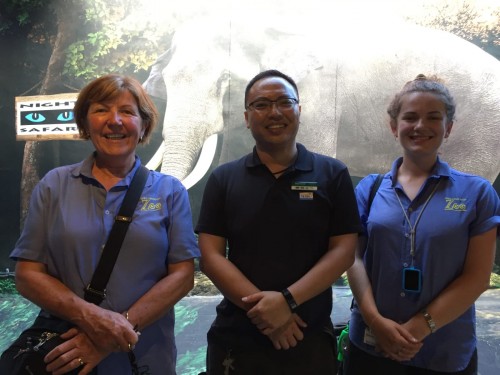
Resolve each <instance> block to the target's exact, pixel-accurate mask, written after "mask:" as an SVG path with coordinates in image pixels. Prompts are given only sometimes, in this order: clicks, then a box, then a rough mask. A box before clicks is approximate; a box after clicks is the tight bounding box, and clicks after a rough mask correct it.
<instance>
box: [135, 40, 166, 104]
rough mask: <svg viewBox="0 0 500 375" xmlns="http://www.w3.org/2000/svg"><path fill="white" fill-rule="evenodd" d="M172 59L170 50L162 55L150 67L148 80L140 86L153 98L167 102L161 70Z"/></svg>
mask: <svg viewBox="0 0 500 375" xmlns="http://www.w3.org/2000/svg"><path fill="white" fill-rule="evenodd" d="M171 59H172V48H170V49H168V50H167V51H166V52H164V53H162V54H161V55H160V56H158V58H157V59H156V61H155V62H154V64H153V65H152V66H151V72H150V73H149V76H148V79H147V80H146V81H145V82H144V83H143V84H142V86H143V87H144V89H145V90H146V92H147V93H148V94H149V95H151V96H154V97H157V98H160V99H163V100H167V86H166V85H165V79H164V78H163V70H164V69H165V67H166V66H167V65H168V63H169V62H170V60H171Z"/></svg>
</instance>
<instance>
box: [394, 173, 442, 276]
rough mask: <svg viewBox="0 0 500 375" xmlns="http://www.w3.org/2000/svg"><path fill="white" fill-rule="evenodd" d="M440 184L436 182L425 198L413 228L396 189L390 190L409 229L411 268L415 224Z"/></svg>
mask: <svg viewBox="0 0 500 375" xmlns="http://www.w3.org/2000/svg"><path fill="white" fill-rule="evenodd" d="M440 182H441V179H439V180H438V182H437V184H436V186H434V189H433V190H432V192H431V193H430V194H429V196H428V197H427V200H426V201H425V203H424V205H423V207H422V210H421V211H420V213H419V214H418V216H417V220H415V224H413V226H412V225H411V221H410V218H409V217H408V214H407V213H406V210H405V208H404V207H403V203H401V199H399V195H398V193H397V191H396V189H395V188H392V189H393V190H394V194H396V198H398V202H399V205H400V206H401V209H402V210H403V214H404V215H405V219H406V221H407V222H408V226H409V227H410V255H411V266H412V267H413V258H414V257H415V234H416V230H417V224H418V222H419V220H420V218H421V217H422V213H423V212H424V210H425V207H427V203H429V201H430V200H431V198H432V197H433V196H434V193H435V192H436V190H437V188H438V186H439V183H440Z"/></svg>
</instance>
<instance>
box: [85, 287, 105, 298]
mask: <svg viewBox="0 0 500 375" xmlns="http://www.w3.org/2000/svg"><path fill="white" fill-rule="evenodd" d="M84 290H85V293H88V294H93V295H94V296H97V297H99V298H101V299H105V298H106V289H104V290H102V291H101V290H97V289H94V288H91V287H90V284H89V285H87V287H86V288H85V289H84Z"/></svg>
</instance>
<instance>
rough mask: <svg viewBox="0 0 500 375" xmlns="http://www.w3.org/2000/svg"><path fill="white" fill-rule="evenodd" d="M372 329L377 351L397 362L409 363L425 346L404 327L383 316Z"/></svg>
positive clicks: (378, 318) (377, 319) (373, 322)
mask: <svg viewBox="0 0 500 375" xmlns="http://www.w3.org/2000/svg"><path fill="white" fill-rule="evenodd" d="M371 329H372V332H373V334H374V335H375V338H376V342H377V344H376V347H377V349H378V350H379V351H381V352H382V353H384V354H385V356H386V357H389V358H391V359H393V360H395V361H409V360H410V359H412V358H413V357H415V355H416V354H417V353H418V352H419V350H420V348H422V345H423V344H422V343H421V342H419V341H418V340H417V339H416V338H415V337H413V336H412V335H411V333H410V332H409V331H408V330H407V329H406V328H405V327H404V326H402V325H401V324H398V323H396V322H394V321H392V320H390V319H387V318H384V317H382V316H379V317H377V318H375V319H374V321H372V324H371Z"/></svg>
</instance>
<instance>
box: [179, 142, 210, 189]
mask: <svg viewBox="0 0 500 375" xmlns="http://www.w3.org/2000/svg"><path fill="white" fill-rule="evenodd" d="M216 151H217V134H212V135H211V136H210V137H208V138H207V139H206V140H205V142H204V143H203V147H202V149H201V152H200V157H199V158H198V162H197V163H196V165H195V166H194V168H193V170H192V171H191V173H190V174H189V175H187V176H186V178H185V179H184V180H182V184H183V185H184V186H185V187H186V189H190V188H191V187H193V186H194V185H195V184H196V183H197V182H198V181H200V180H201V179H202V178H203V176H205V174H206V173H207V171H208V170H209V168H210V166H211V165H212V161H213V160H214V157H215V152H216Z"/></svg>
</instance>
